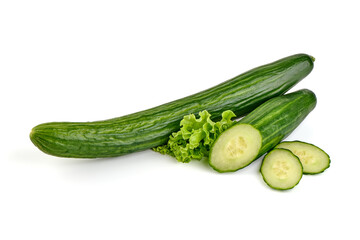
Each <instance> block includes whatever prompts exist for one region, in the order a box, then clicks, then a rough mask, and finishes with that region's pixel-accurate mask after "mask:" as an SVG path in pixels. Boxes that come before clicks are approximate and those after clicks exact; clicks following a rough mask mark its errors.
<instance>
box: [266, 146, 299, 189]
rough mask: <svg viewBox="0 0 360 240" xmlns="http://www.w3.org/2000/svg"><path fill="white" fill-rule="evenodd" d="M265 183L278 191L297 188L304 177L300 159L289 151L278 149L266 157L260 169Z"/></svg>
mask: <svg viewBox="0 0 360 240" xmlns="http://www.w3.org/2000/svg"><path fill="white" fill-rule="evenodd" d="M260 172H261V175H262V177H263V179H264V181H265V183H266V184H267V185H268V186H269V187H271V188H273V189H278V190H287V189H291V188H293V187H295V186H296V185H297V184H298V183H299V182H300V180H301V178H302V175H303V166H302V165H301V162H300V159H299V158H298V157H297V156H295V155H294V154H293V153H292V152H291V151H289V150H287V149H281V148H276V149H274V150H272V151H270V152H269V153H268V154H266V156H265V157H264V160H263V162H262V164H261V168H260Z"/></svg>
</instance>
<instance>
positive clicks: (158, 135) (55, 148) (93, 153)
mask: <svg viewBox="0 0 360 240" xmlns="http://www.w3.org/2000/svg"><path fill="white" fill-rule="evenodd" d="M313 60H314V59H313V58H312V57H310V56H308V55H306V54H297V55H293V56H289V57H286V58H283V59H280V60H278V61H276V62H273V63H270V64H267V65H264V66H260V67H257V68H254V69H252V70H250V71H248V72H245V73H243V74H241V75H239V76H237V77H234V78H232V79H230V80H228V81H226V82H223V83H221V84H219V85H217V86H215V87H212V88H209V89H207V90H204V91H202V92H199V93H196V94H193V95H191V96H188V97H185V98H182V99H179V100H176V101H173V102H169V103H166V104H163V105H160V106H157V107H154V108H151V109H148V110H144V111H141V112H137V113H133V114H129V115H126V116H122V117H118V118H113V119H109V120H104V121H95V122H51V123H44V124H40V125H38V126H36V127H34V128H33V129H32V131H31V133H30V139H31V141H32V142H33V143H34V144H35V146H37V147H38V148H39V149H40V150H42V151H43V152H45V153H48V154H51V155H54V156H59V157H73V158H100V157H115V156H119V155H123V154H127V153H131V152H136V151H141V150H145V149H150V148H153V147H156V146H159V145H163V144H165V143H166V142H167V141H168V139H169V136H170V134H171V133H172V132H175V131H178V130H179V128H180V127H179V123H180V121H181V119H182V118H183V117H184V116H185V115H188V114H191V113H197V112H200V111H203V110H207V111H209V112H210V113H211V114H212V117H213V119H214V120H216V119H219V118H221V114H222V112H223V111H225V110H231V111H233V112H234V113H235V114H236V115H237V116H242V115H244V114H246V113H248V112H250V111H251V110H253V109H254V108H256V107H257V106H258V105H260V104H261V103H263V102H265V101H266V100H268V99H270V98H273V97H275V96H279V95H282V94H284V93H285V92H286V91H288V90H289V89H290V88H291V87H293V86H294V85H295V84H296V83H298V82H299V81H300V80H301V79H303V78H304V77H306V76H307V75H308V74H309V73H310V72H311V71H312V69H313ZM205 81H206V80H205ZM174 84H175V83H174ZM189 87H190V86H189Z"/></svg>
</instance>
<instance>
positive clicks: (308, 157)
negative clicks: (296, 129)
mask: <svg viewBox="0 0 360 240" xmlns="http://www.w3.org/2000/svg"><path fill="white" fill-rule="evenodd" d="M276 148H284V149H288V150H290V151H291V152H292V153H293V154H295V155H296V156H297V157H298V158H299V159H300V161H301V163H302V165H303V168H304V174H318V173H322V172H324V171H325V170H326V169H327V168H329V167H330V157H329V155H328V154H327V153H326V152H324V151H323V150H322V149H321V148H319V147H317V146H315V145H313V144H310V143H306V142H301V141H292V142H282V143H280V144H278V145H277V146H276Z"/></svg>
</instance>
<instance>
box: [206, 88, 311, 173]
mask: <svg viewBox="0 0 360 240" xmlns="http://www.w3.org/2000/svg"><path fill="white" fill-rule="evenodd" d="M315 106H316V96H315V94H314V93H313V92H312V91H310V90H307V89H303V90H299V91H296V92H293V93H289V94H286V95H283V96H278V97H275V98H272V99H270V100H268V101H267V102H265V103H263V104H262V105H260V106H259V107H257V108H256V109H255V110H254V111H252V112H251V113H249V114H248V115H247V116H245V117H244V118H242V119H241V120H240V121H239V122H238V123H237V124H236V125H234V126H232V127H231V128H229V129H227V130H225V131H224V132H223V133H222V134H221V135H220V136H219V137H218V139H217V140H216V141H215V143H214V145H213V146H212V148H211V150H210V156H209V163H210V165H211V166H212V167H213V168H214V169H215V170H217V171H219V172H232V171H236V170H238V169H241V168H243V167H246V166H247V165H249V164H250V163H251V162H252V161H254V160H256V159H257V158H259V157H260V156H262V155H263V154H264V153H266V152H268V151H269V150H271V149H272V148H274V147H275V146H276V145H277V144H278V143H279V142H280V141H281V140H282V139H284V138H285V137H287V136H288V135H289V134H290V133H291V132H292V131H293V130H294V129H295V128H296V127H297V126H298V125H299V124H300V123H301V122H302V121H303V120H304V119H305V117H306V116H307V115H308V114H309V113H310V112H311V111H312V110H313V109H314V108H315Z"/></svg>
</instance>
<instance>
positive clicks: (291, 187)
mask: <svg viewBox="0 0 360 240" xmlns="http://www.w3.org/2000/svg"><path fill="white" fill-rule="evenodd" d="M276 149H277V150H279V149H280V150H284V151H288V152H290V153H291V154H292V155H293V156H294V157H295V158H296V159H297V160H298V161H299V163H300V167H301V171H302V174H301V177H300V179H299V181H297V183H295V184H294V185H292V186H290V187H288V188H279V187H275V186H273V185H271V184H270V183H269V182H268V181H266V178H265V177H264V175H263V172H262V167H263V164H264V161H265V158H266V157H267V156H268V154H270V153H271V152H272V151H275V150H276ZM303 170H304V169H303V166H302V164H301V161H300V159H299V158H298V157H297V156H296V155H295V154H293V153H292V152H291V151H290V150H288V149H284V148H275V149H273V150H271V151H270V152H268V153H267V154H266V155H265V157H264V159H263V161H262V163H261V167H260V173H261V176H262V178H263V180H264V182H265V183H266V184H267V185H268V186H269V187H271V188H272V189H275V190H281V191H284V190H289V189H293V188H294V187H295V186H296V185H298V184H299V182H300V180H301V179H302V175H303V174H304V172H303Z"/></svg>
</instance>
